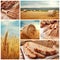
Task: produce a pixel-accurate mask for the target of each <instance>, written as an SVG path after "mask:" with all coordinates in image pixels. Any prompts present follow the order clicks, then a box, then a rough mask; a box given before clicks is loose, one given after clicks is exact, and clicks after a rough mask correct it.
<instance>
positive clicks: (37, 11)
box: [21, 0, 59, 19]
mask: <svg viewBox="0 0 60 60" xmlns="http://www.w3.org/2000/svg"><path fill="white" fill-rule="evenodd" d="M21 19H59V0H34V1H33V0H29V1H27V0H21Z"/></svg>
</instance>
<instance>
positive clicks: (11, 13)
mask: <svg viewBox="0 0 60 60" xmlns="http://www.w3.org/2000/svg"><path fill="white" fill-rule="evenodd" d="M19 8H20V6H19V1H7V0H6V1H1V19H19Z"/></svg>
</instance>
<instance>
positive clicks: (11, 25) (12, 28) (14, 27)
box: [1, 21, 19, 36]
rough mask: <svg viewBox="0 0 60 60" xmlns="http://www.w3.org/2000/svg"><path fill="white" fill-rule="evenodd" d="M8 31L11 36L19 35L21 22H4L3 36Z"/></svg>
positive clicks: (2, 27)
mask: <svg viewBox="0 0 60 60" xmlns="http://www.w3.org/2000/svg"><path fill="white" fill-rule="evenodd" d="M6 31H8V32H9V35H10V36H11V35H16V36H18V35H19V21H2V22H1V34H2V36H3V35H4V34H5V32H6Z"/></svg>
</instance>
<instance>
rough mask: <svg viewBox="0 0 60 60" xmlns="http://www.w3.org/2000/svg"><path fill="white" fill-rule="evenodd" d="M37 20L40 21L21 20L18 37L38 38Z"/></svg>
mask: <svg viewBox="0 0 60 60" xmlns="http://www.w3.org/2000/svg"><path fill="white" fill-rule="evenodd" d="M39 22H40V21H39V20H21V23H20V28H21V29H20V35H21V36H20V38H21V39H25V40H27V39H28V40H29V39H33V40H34V39H40V23H39ZM28 40H27V41H28ZM22 41H23V40H22Z"/></svg>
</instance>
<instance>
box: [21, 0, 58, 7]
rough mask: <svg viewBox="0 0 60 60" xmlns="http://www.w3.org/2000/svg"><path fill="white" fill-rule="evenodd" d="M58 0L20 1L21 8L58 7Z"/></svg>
mask: <svg viewBox="0 0 60 60" xmlns="http://www.w3.org/2000/svg"><path fill="white" fill-rule="evenodd" d="M58 3H59V2H58V1H55V0H49V1H22V2H21V8H44V7H58V6H59V4H58Z"/></svg>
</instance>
